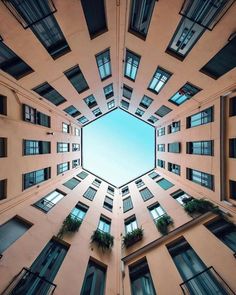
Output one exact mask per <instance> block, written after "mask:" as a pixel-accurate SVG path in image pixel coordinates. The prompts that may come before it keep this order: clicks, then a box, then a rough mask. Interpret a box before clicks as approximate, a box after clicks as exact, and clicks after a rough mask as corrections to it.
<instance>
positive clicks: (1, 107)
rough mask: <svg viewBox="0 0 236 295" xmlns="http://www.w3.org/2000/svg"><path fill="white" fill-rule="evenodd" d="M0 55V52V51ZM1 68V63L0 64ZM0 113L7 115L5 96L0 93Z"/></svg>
mask: <svg viewBox="0 0 236 295" xmlns="http://www.w3.org/2000/svg"><path fill="white" fill-rule="evenodd" d="M0 56H1V53H0ZM0 68H1V64H0ZM0 115H4V116H6V115H7V97H6V96H3V95H1V94H0Z"/></svg>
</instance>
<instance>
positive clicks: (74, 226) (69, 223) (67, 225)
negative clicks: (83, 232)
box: [57, 214, 81, 238]
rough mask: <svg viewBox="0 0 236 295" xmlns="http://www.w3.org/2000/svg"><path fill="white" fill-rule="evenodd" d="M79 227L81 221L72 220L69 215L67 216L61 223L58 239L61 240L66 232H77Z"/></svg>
mask: <svg viewBox="0 0 236 295" xmlns="http://www.w3.org/2000/svg"><path fill="white" fill-rule="evenodd" d="M80 225H81V220H80V219H76V218H73V217H72V215H71V214H69V215H68V216H67V217H66V219H65V220H64V221H63V224H62V226H61V228H60V230H59V232H58V234H57V236H58V237H59V238H62V237H63V235H64V234H65V233H67V232H76V231H78V230H79V227H80Z"/></svg>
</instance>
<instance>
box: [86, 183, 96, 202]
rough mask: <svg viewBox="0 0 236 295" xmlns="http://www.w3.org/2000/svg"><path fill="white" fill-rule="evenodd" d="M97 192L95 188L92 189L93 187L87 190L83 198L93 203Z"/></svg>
mask: <svg viewBox="0 0 236 295" xmlns="http://www.w3.org/2000/svg"><path fill="white" fill-rule="evenodd" d="M96 192H97V191H96V190H95V189H94V188H92V187H91V186H90V187H89V188H88V189H87V190H86V192H85V193H84V194H83V196H84V197H85V198H86V199H88V200H90V201H92V200H93V199H94V197H95V195H96Z"/></svg>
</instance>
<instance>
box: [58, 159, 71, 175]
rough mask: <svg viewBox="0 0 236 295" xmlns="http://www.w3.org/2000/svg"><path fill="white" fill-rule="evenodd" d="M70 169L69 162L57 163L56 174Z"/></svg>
mask: <svg viewBox="0 0 236 295" xmlns="http://www.w3.org/2000/svg"><path fill="white" fill-rule="evenodd" d="M67 170H70V162H64V163H61V164H57V175H59V174H61V173H63V172H65V171H67Z"/></svg>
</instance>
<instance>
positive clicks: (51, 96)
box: [32, 82, 66, 106]
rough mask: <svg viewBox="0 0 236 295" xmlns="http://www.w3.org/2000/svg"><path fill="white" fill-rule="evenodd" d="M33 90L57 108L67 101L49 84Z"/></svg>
mask: <svg viewBox="0 0 236 295" xmlns="http://www.w3.org/2000/svg"><path fill="white" fill-rule="evenodd" d="M32 90H33V91H35V92H37V93H38V94H39V95H40V96H42V97H44V98H45V99H47V100H48V101H50V102H51V103H53V104H54V105H55V106H59V105H60V104H62V103H64V102H65V101H66V99H65V98H64V97H63V96H62V95H61V94H60V93H59V92H57V91H56V90H55V89H54V88H53V87H52V86H51V85H49V84H48V83H47V82H45V83H43V84H41V85H39V86H37V87H35V88H33V89H32Z"/></svg>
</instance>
